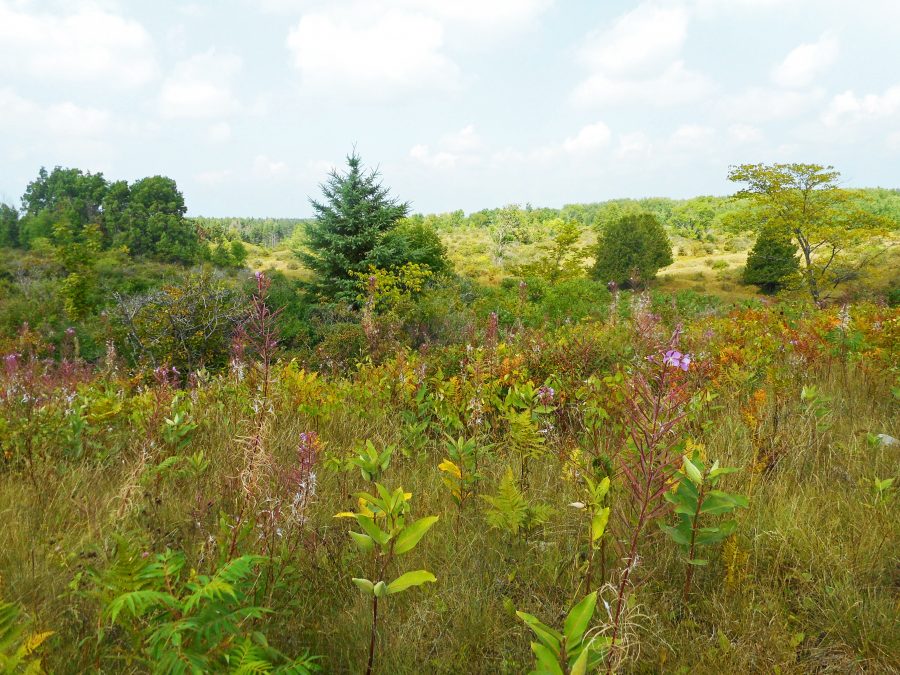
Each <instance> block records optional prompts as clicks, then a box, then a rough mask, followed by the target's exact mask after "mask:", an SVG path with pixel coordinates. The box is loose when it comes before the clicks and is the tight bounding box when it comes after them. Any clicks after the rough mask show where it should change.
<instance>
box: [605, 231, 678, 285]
mask: <svg viewBox="0 0 900 675" xmlns="http://www.w3.org/2000/svg"><path fill="white" fill-rule="evenodd" d="M671 264H672V244H671V243H670V242H669V238H668V236H666V232H665V230H664V229H663V227H662V225H660V223H659V221H658V220H657V219H656V217H655V216H653V215H651V214H649V213H640V214H630V215H625V216H622V217H621V218H618V219H617V220H614V221H611V222H609V223H607V224H606V225H605V226H604V227H603V229H602V230H601V232H600V237H599V240H598V242H597V249H596V260H595V262H594V267H593V269H592V270H591V274H592V276H593V277H594V278H595V279H597V280H599V281H605V282H610V281H614V282H616V283H617V284H619V285H620V286H633V285H639V284H642V283H645V282H648V281H651V280H652V279H653V278H655V277H656V273H657V272H658V271H659V269H660V268H661V267H665V266H666V265H671Z"/></svg>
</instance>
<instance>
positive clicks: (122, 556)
mask: <svg viewBox="0 0 900 675" xmlns="http://www.w3.org/2000/svg"><path fill="white" fill-rule="evenodd" d="M118 544H119V545H118V547H117V551H116V555H115V557H114V558H113V561H112V564H111V565H110V566H109V568H107V570H105V571H104V572H102V573H97V572H93V573H92V576H93V579H94V582H95V586H96V588H97V591H96V593H95V594H96V595H97V596H98V597H99V598H100V599H101V603H102V604H103V609H102V613H101V617H102V619H104V626H105V624H106V623H108V624H109V625H116V626H118V627H119V628H120V629H121V630H122V631H124V632H125V634H126V635H127V637H128V638H130V639H128V640H127V645H128V646H124V649H125V652H126V653H127V654H128V656H129V657H130V658H131V659H132V660H135V661H137V662H139V663H142V664H143V665H144V666H146V667H147V668H148V669H150V670H151V671H152V672H154V673H175V674H180V673H192V674H193V673H206V672H228V673H235V672H239V673H276V672H289V673H310V672H313V671H315V670H318V668H317V665H316V657H311V656H309V655H304V656H302V657H300V658H298V659H293V660H292V659H289V658H287V657H286V656H284V655H283V654H281V653H279V652H278V651H276V650H275V649H273V648H272V647H270V646H269V645H268V643H267V642H266V640H265V637H264V636H262V635H261V634H259V633H257V632H251V631H250V627H251V624H252V622H253V621H255V620H257V619H260V618H262V617H263V616H265V615H266V614H268V613H270V611H271V610H269V609H267V608H265V607H257V606H254V605H252V604H250V602H249V596H250V594H251V592H252V590H253V587H254V583H255V578H256V574H257V572H256V568H257V567H258V566H259V564H260V563H261V562H263V560H264V559H263V558H262V557H260V556H250V555H248V556H242V557H240V558H235V559H234V560H231V561H229V562H227V563H225V564H224V565H222V566H221V567H220V568H219V569H218V570H216V571H215V573H214V574H212V575H211V576H207V575H197V574H196V573H195V572H194V571H193V570H191V571H190V572H189V573H185V568H186V560H185V556H184V554H183V553H180V552H173V551H166V552H164V553H160V554H157V555H155V556H153V557H147V556H144V555H141V554H138V553H137V550H136V548H135V547H134V546H133V545H132V544H131V543H129V542H128V541H126V540H124V539H119V540H118ZM98 637H99V639H100V641H101V642H102V641H103V640H104V638H105V630H104V627H101V629H100V632H99V635H98Z"/></svg>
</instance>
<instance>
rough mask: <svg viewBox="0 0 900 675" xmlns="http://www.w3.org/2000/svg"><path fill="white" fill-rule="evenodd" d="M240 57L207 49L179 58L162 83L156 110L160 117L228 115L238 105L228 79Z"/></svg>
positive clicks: (239, 66)
mask: <svg viewBox="0 0 900 675" xmlns="http://www.w3.org/2000/svg"><path fill="white" fill-rule="evenodd" d="M240 68H241V60H240V59H239V58H238V57H237V56H234V55H231V54H220V53H218V52H216V51H215V50H214V49H211V50H209V51H207V52H205V53H203V54H196V55H194V56H192V57H190V58H189V59H187V60H185V61H181V62H180V63H178V64H177V65H176V66H175V69H174V71H173V73H172V75H170V76H169V77H167V78H166V80H165V81H164V82H163V84H162V90H161V91H160V95H159V111H160V113H161V114H162V116H163V117H166V118H169V119H172V118H194V119H204V118H206V119H208V118H210V117H220V118H221V117H223V116H225V115H229V114H231V113H232V112H234V111H235V110H237V108H238V107H239V104H238V101H237V99H236V97H235V95H234V93H233V92H232V87H231V81H232V79H233V77H234V75H235V74H236V73H237V72H238V71H239V70H240Z"/></svg>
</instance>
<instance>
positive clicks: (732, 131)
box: [728, 124, 764, 144]
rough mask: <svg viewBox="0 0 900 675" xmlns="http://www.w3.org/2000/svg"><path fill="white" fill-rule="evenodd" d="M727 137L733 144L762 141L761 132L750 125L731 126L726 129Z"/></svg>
mask: <svg viewBox="0 0 900 675" xmlns="http://www.w3.org/2000/svg"><path fill="white" fill-rule="evenodd" d="M728 137H729V138H730V139H731V140H732V141H734V142H735V143H739V144H744V143H758V142H760V141H762V140H763V138H764V136H763V132H762V131H761V130H760V129H758V128H757V127H755V126H753V125H750V124H732V125H731V126H730V127H728Z"/></svg>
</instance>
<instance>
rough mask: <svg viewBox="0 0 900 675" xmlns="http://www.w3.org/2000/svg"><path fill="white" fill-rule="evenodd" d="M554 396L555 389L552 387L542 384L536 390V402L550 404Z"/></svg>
mask: <svg viewBox="0 0 900 675" xmlns="http://www.w3.org/2000/svg"><path fill="white" fill-rule="evenodd" d="M554 396H556V391H555V390H554V389H553V387H547V386H543V387H541V388H539V389H538V390H537V399H538V403H540V404H541V405H550V404H551V403H553V397H554Z"/></svg>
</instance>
